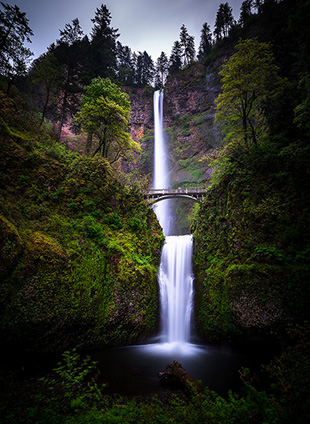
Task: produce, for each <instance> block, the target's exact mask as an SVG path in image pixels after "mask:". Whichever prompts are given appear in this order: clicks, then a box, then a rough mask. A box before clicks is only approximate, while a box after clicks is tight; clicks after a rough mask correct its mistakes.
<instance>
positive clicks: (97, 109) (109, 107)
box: [76, 78, 138, 163]
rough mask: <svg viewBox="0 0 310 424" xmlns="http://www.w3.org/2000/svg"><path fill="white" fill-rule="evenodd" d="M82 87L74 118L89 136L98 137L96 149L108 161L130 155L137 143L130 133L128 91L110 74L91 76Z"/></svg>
mask: <svg viewBox="0 0 310 424" xmlns="http://www.w3.org/2000/svg"><path fill="white" fill-rule="evenodd" d="M85 91H86V95H84V96H83V97H82V100H81V110H80V112H78V115H77V119H76V120H77V122H79V123H80V124H81V126H82V128H83V129H84V131H86V132H87V133H88V135H89V137H92V136H95V137H96V138H97V140H98V146H97V148H96V150H95V153H101V154H102V156H103V157H104V158H106V159H108V161H109V162H110V163H114V162H116V161H117V160H118V159H119V158H120V157H123V158H125V157H127V158H129V154H130V153H131V152H132V151H136V150H137V149H138V145H137V143H135V142H134V141H132V140H131V139H130V135H129V127H128V124H129V112H130V102H129V100H128V96H127V94H125V93H123V92H122V91H121V90H120V89H119V87H118V86H117V85H116V84H114V83H112V82H111V80H110V79H109V78H106V79H102V78H96V79H93V80H92V83H91V84H90V85H89V86H87V87H85Z"/></svg>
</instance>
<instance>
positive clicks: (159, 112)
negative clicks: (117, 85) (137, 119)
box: [153, 90, 170, 235]
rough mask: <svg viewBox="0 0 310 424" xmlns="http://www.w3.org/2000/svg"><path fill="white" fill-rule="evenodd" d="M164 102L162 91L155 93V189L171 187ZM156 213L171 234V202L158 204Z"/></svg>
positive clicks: (164, 227) (166, 232) (167, 232)
mask: <svg viewBox="0 0 310 424" xmlns="http://www.w3.org/2000/svg"><path fill="white" fill-rule="evenodd" d="M163 101H164V93H163V91H162V90H158V91H155V93H154V133H155V143H154V181H153V188H157V189H163V188H168V187H169V172H168V156H167V152H166V145H165V138H164V131H163ZM155 212H156V215H157V218H158V221H159V223H160V225H161V226H162V228H163V231H164V234H165V235H167V234H169V230H170V229H169V222H170V216H169V200H165V201H162V202H160V203H158V204H157V205H156V207H155Z"/></svg>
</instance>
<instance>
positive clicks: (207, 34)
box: [198, 22, 212, 60]
mask: <svg viewBox="0 0 310 424" xmlns="http://www.w3.org/2000/svg"><path fill="white" fill-rule="evenodd" d="M211 48H212V32H211V29H210V26H209V25H208V24H207V22H205V23H204V24H203V26H202V29H201V36H200V45H199V51H198V58H199V60H201V59H202V58H204V57H206V56H208V54H209V53H210V51H211Z"/></svg>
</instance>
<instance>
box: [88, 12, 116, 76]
mask: <svg viewBox="0 0 310 424" xmlns="http://www.w3.org/2000/svg"><path fill="white" fill-rule="evenodd" d="M111 20H112V18H111V13H110V12H109V10H108V8H107V7H106V6H104V5H101V7H100V8H97V9H96V14H95V17H94V18H93V19H92V20H91V21H92V22H93V24H94V25H93V27H92V30H91V58H90V59H91V60H90V72H91V74H92V75H94V76H95V77H97V76H101V77H113V76H115V74H116V70H117V66H116V39H117V38H118V37H119V34H118V30H117V29H114V28H112V27H110V24H111Z"/></svg>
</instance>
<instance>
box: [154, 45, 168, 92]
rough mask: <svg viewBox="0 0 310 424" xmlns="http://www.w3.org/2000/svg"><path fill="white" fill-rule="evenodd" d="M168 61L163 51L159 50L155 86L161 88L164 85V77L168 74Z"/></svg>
mask: <svg viewBox="0 0 310 424" xmlns="http://www.w3.org/2000/svg"><path fill="white" fill-rule="evenodd" d="M168 66H169V61H168V58H167V56H166V54H165V53H164V52H161V54H160V56H159V58H158V59H157V61H156V77H155V86H156V88H162V87H163V86H164V85H165V82H166V78H167V75H168Z"/></svg>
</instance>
